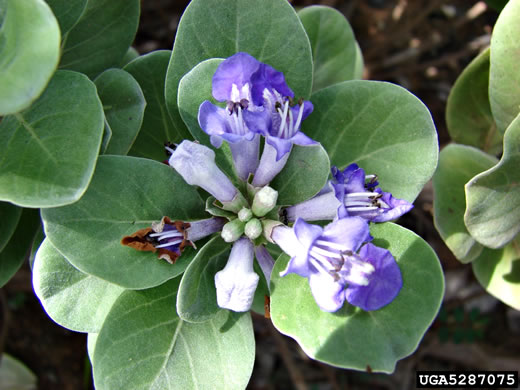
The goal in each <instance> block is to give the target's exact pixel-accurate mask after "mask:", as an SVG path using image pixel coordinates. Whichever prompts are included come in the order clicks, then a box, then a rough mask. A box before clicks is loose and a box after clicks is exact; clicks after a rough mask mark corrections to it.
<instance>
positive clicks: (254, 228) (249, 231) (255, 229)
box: [244, 218, 263, 240]
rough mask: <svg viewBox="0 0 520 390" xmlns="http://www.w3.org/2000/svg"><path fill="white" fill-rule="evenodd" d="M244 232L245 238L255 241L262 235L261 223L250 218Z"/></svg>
mask: <svg viewBox="0 0 520 390" xmlns="http://www.w3.org/2000/svg"><path fill="white" fill-rule="evenodd" d="M244 230H245V234H246V236H247V237H249V238H250V239H251V240H256V239H257V238H258V237H260V235H261V234H262V231H263V227H262V223H261V222H260V221H259V220H258V219H256V218H252V219H251V220H249V222H248V223H246V226H245V229H244Z"/></svg>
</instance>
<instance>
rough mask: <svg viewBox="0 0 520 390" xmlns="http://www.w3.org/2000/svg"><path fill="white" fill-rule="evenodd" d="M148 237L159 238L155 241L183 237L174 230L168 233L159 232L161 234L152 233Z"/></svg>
mask: <svg viewBox="0 0 520 390" xmlns="http://www.w3.org/2000/svg"><path fill="white" fill-rule="evenodd" d="M149 236H150V237H159V238H158V239H157V240H159V241H160V240H164V239H165V238H170V237H184V236H183V234H182V233H181V232H178V231H176V230H174V231H169V232H161V233H152V234H150V235H149Z"/></svg>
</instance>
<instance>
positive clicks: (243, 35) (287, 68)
mask: <svg viewBox="0 0 520 390" xmlns="http://www.w3.org/2000/svg"><path fill="white" fill-rule="evenodd" d="M237 52H247V53H249V54H251V55H252V56H253V57H255V58H256V59H257V60H259V61H261V62H265V63H267V64H269V65H271V66H272V67H274V68H275V69H276V70H278V71H281V72H283V73H284V75H285V79H286V81H287V84H288V85H289V87H291V88H292V89H293V91H294V93H295V95H296V96H297V97H298V98H299V97H304V98H307V97H308V96H309V94H310V91H311V86H312V55H311V49H310V44H309V39H308V38H307V34H306V33H305V30H304V29H303V26H302V24H301V22H300V19H299V18H298V16H297V15H296V13H295V12H294V9H293V8H292V6H291V5H290V4H289V3H288V2H287V1H280V0H263V1H262V5H261V7H259V6H258V2H257V1H255V0H193V1H192V2H191V3H190V4H189V6H188V7H187V8H186V10H185V11H184V14H183V16H182V18H181V21H180V23H179V27H178V29H177V35H176V38H175V44H174V46H173V53H172V57H171V60H170V65H169V67H168V73H167V76H166V103H167V106H168V111H169V112H170V115H171V116H172V118H173V119H174V121H175V122H176V123H177V122H179V123H180V118H179V112H178V109H177V107H178V106H177V90H178V86H179V82H180V80H181V78H182V77H183V76H184V75H185V74H186V73H188V72H189V71H190V70H191V69H192V68H193V67H195V66H196V65H197V64H198V63H199V62H201V61H204V60H206V59H208V58H227V57H229V56H231V55H233V54H235V53H237Z"/></svg>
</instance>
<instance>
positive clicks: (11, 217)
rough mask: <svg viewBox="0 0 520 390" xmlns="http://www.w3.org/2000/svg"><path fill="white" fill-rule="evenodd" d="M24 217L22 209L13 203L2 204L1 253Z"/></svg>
mask: <svg viewBox="0 0 520 390" xmlns="http://www.w3.org/2000/svg"><path fill="white" fill-rule="evenodd" d="M21 215H22V209H21V208H20V207H16V206H15V205H13V204H11V203H6V202H0V221H2V224H0V252H2V251H3V250H4V248H5V246H6V245H7V243H8V242H9V239H10V238H11V236H12V235H13V233H14V231H15V229H16V226H18V221H19V220H20V216H21Z"/></svg>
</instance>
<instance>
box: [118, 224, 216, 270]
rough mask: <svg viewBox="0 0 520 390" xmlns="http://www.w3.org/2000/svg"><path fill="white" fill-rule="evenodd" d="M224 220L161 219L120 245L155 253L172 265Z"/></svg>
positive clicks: (124, 239) (127, 237)
mask: <svg viewBox="0 0 520 390" xmlns="http://www.w3.org/2000/svg"><path fill="white" fill-rule="evenodd" d="M224 223H225V219H224V218H209V219H205V220H201V221H195V222H191V223H189V222H183V221H172V220H171V219H170V218H168V217H162V219H161V221H160V222H157V223H152V226H151V227H149V228H144V229H139V230H138V231H136V232H135V233H132V234H131V235H129V236H125V237H123V238H122V239H121V244H122V245H125V246H128V247H130V248H133V249H137V250H138V251H145V252H154V253H155V252H157V254H158V258H159V259H164V260H166V261H167V262H168V263H170V264H174V263H175V261H176V260H177V258H178V257H179V256H180V255H181V254H182V251H183V250H184V248H185V247H186V246H192V247H195V244H194V243H193V242H194V241H197V240H200V239H201V238H204V237H206V236H209V235H210V234H213V233H215V232H217V231H219V230H220V229H221V228H222V226H223V225H224Z"/></svg>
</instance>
